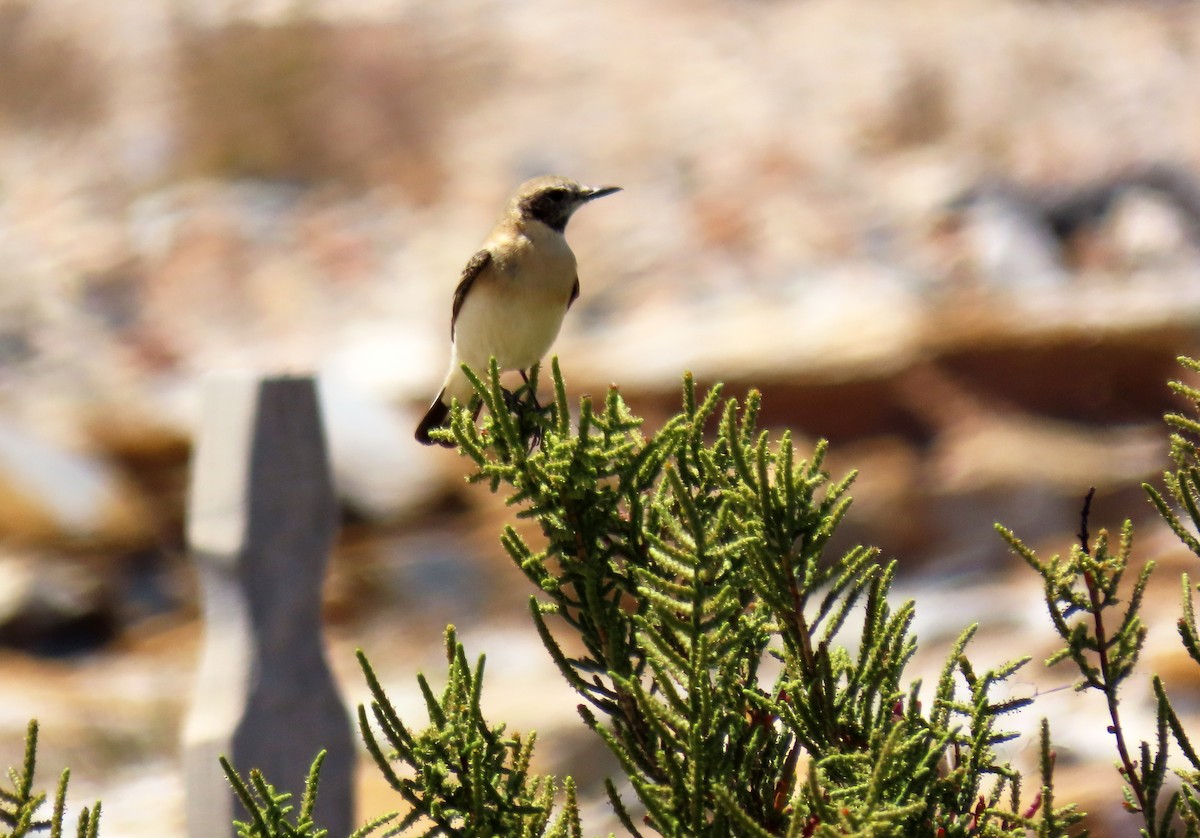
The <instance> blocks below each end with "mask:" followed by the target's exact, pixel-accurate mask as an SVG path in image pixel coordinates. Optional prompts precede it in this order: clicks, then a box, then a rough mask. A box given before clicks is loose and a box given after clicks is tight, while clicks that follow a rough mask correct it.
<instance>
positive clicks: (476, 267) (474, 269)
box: [450, 250, 492, 340]
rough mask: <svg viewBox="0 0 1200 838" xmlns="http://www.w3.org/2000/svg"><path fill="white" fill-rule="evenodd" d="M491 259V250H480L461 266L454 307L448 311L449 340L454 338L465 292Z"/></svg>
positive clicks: (455, 290) (465, 296)
mask: <svg viewBox="0 0 1200 838" xmlns="http://www.w3.org/2000/svg"><path fill="white" fill-rule="evenodd" d="M491 261H492V252H491V251H490V250H481V251H479V252H478V253H476V254H475V255H474V256H472V257H471V261H470V262H467V266H466V267H465V268H463V272H462V279H460V280H459V281H458V287H457V288H455V289H454V308H453V309H452V310H451V313H450V340H454V325H455V324H456V323H458V313H459V312H460V311H462V307H463V301H464V300H465V299H466V298H467V292H468V291H470V290H471V285H472V284H474V282H475V278H476V277H477V276H479V274H480V273H481V272H482V271H483V269H484V268H486V267H487V266H488V263H489V262H491Z"/></svg>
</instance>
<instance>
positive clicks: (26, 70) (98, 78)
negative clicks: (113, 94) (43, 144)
mask: <svg viewBox="0 0 1200 838" xmlns="http://www.w3.org/2000/svg"><path fill="white" fill-rule="evenodd" d="M107 104H108V103H107V90H106V86H105V78H104V76H103V74H102V73H100V72H99V64H98V62H97V61H96V58H95V56H94V55H93V54H92V53H91V52H89V50H88V49H87V48H86V47H85V46H84V43H83V42H82V41H81V40H80V39H79V38H78V37H76V36H74V35H71V34H66V33H63V32H58V31H54V30H52V29H49V28H45V27H43V26H41V25H40V21H39V20H38V19H37V17H36V15H35V14H34V6H33V3H32V0H7V2H0V131H4V130H8V131H41V130H46V129H71V130H77V129H81V128H86V127H89V126H92V125H95V124H96V123H97V122H99V121H100V120H101V119H103V117H104V116H105V115H106V113H107Z"/></svg>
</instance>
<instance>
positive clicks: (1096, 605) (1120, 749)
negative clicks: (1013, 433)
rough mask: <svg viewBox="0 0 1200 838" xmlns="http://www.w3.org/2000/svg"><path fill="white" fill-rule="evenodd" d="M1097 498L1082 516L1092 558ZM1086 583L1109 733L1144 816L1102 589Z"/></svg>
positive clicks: (1084, 545)
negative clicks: (1092, 519) (1120, 702)
mask: <svg viewBox="0 0 1200 838" xmlns="http://www.w3.org/2000/svg"><path fill="white" fill-rule="evenodd" d="M1095 495H1096V487H1095V486H1093V487H1092V488H1090V489H1088V493H1087V496H1086V497H1085V498H1084V499H1083V510H1082V511H1081V512H1080V514H1079V544H1080V549H1082V550H1083V553H1084V555H1085V556H1090V555H1091V550H1090V548H1089V547H1088V542H1089V540H1090V538H1089V535H1088V516H1089V515H1090V514H1091V511H1092V498H1093V497H1095ZM1083 581H1084V583H1085V584H1086V586H1087V592H1088V600H1089V601H1090V604H1091V612H1092V623H1093V630H1094V631H1095V633H1096V648H1097V650H1098V651H1097V655H1098V657H1099V659H1100V661H1099V663H1100V679H1101V681H1102V682H1103V684H1104V690H1103V691H1104V697H1105V699H1106V700H1107V702H1108V717H1109V719H1110V720H1111V721H1112V724H1111V725H1110V726H1109V728H1108V732H1109V733H1111V734H1112V735H1113V736H1114V737H1115V738H1116V740H1117V754H1118V755H1119V756H1120V757H1121V766H1122V768H1121V773H1122V774H1124V775H1125V780H1126V782H1128V783H1129V787H1130V788H1131V789H1132V790H1133V795H1134V797H1136V798H1137V802H1138V806H1139V807H1140V809H1141V811H1142V812H1145V811H1146V792H1145V789H1143V788H1142V781H1141V780H1140V779H1139V778H1138V775H1137V764H1136V763H1135V762H1134V761H1133V758H1132V757H1131V756H1130V755H1129V747H1128V745H1127V744H1126V742H1125V730H1124V728H1123V727H1122V726H1121V714H1120V711H1119V710H1118V707H1117V705H1118V699H1117V690H1116V687H1115V686H1114V685H1113V683H1112V680H1111V674H1110V664H1109V660H1108V633H1107V631H1106V630H1105V628H1104V616H1103V613H1102V608H1103V604H1102V602H1101V599H1100V586H1099V585H1098V584H1097V583H1096V577H1095V575H1094V574H1093V573H1092V572H1091V571H1086V570H1085V571H1084V573H1083Z"/></svg>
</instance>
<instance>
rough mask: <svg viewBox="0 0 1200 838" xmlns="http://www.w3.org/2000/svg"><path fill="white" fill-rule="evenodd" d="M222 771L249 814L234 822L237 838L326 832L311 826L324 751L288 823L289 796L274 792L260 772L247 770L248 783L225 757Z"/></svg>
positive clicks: (296, 837) (311, 836) (315, 836)
mask: <svg viewBox="0 0 1200 838" xmlns="http://www.w3.org/2000/svg"><path fill="white" fill-rule="evenodd" d="M220 761H221V768H223V769H224V770H225V776H226V777H227V778H228V779H229V782H230V784H231V785H232V786H233V790H234V791H235V792H236V793H237V796H238V799H239V800H240V801H241V802H242V806H243V807H245V809H246V811H247V812H248V813H249V814H250V820H248V821H234V823H233V825H234V827H236V828H237V834H238V836H239V838H276V836H278V838H324V837H325V835H327V834H328V833H327V831H326V830H324V829H318V828H317V826H316V824H314V823H313V819H312V813H313V807H314V806H315V805H316V803H317V784H318V782H319V780H320V776H321V763H322V762H324V761H325V752H324V751H321V753H319V754H317V758H316V759H315V760H313V764H312V767H311V768H309V771H308V778H307V779H306V780H305V783H304V795H303V797H302V798H301V800H300V811H299V812H298V813H297V814H296V817H295V819H294V821H289V820H288V816H289V815H291V814H292V811H293V808H294V807H292V806H291V805H289V804H288V801H289V800H291V799H292V795H291V794H289V793H287V792H279V791H276V789H275V787H274V786H272V785H271V784H270V783H268V782H267V781H266V779H264V778H263V775H262V772H261V771H258V770H257V769H251V770H250V776H249V779H248V780H245V779H242V776H241V775H240V774H238V772H237V770H236V769H235V768H234V767H233V766H232V765H231V764H230V762H229V760H227V759H226V758H225V757H220Z"/></svg>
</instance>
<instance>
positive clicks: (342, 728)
mask: <svg viewBox="0 0 1200 838" xmlns="http://www.w3.org/2000/svg"><path fill="white" fill-rule="evenodd" d="M187 531H188V541H189V542H190V545H191V550H192V553H193V556H194V558H195V561H196V565H197V568H198V569H199V572H200V577H201V582H202V584H203V591H204V619H205V641H204V650H203V653H202V657H201V661H200V669H199V674H198V677H197V680H196V684H195V688H194V692H193V695H192V702H191V708H190V711H189V714H188V718H187V723H186V726H185V729H184V770H185V780H186V795H187V822H188V835H189V836H191V838H214V836H224V835H233V834H234V830H233V827H232V822H233V820H234V818H235V817H236V818H237V819H239V820H241V819H243V818H242V815H243V814H244V813H243V811H242V809H241V806H240V805H238V803H237V801H236V800H235V798H234V796H233V791H232V789H231V787H230V786H229V784H228V782H226V780H225V777H224V775H223V773H222V771H221V767H220V765H219V764H218V763H217V757H218V756H219V755H221V754H224V755H226V756H227V757H228V758H229V759H230V761H231V762H232V763H233V764H234V766H235V767H236V768H237V769H238V771H240V772H241V773H242V774H243V776H245V773H246V772H247V771H249V770H250V769H251V768H259V769H261V770H262V771H263V773H264V775H265V776H266V778H267V780H268V781H269V782H271V783H272V784H274V786H275V787H276V788H277V789H278V790H280V791H289V792H291V793H292V794H293V795H295V797H294V798H293V800H294V802H295V803H297V804H298V803H299V799H300V794H301V793H302V792H303V790H304V777H305V774H306V773H307V771H308V767H309V765H310V763H311V762H312V759H313V757H315V756H316V754H317V752H318V751H320V750H321V749H322V748H324V749H326V750H328V752H329V755H328V756H327V757H326V760H325V764H324V766H323V767H322V770H321V788H320V795H319V796H318V798H317V808H316V813H315V817H316V820H317V823H318V824H319V825H320V826H322V827H323V828H325V829H327V830H329V834H330V835H332V836H343V835H348V834H350V831H351V828H352V827H351V822H352V818H353V792H352V788H353V785H352V783H353V771H354V747H353V738H352V732H351V726H350V719H349V716H348V714H347V713H346V710H345V708H344V706H343V705H342V702H341V699H340V697H339V695H338V691H337V687H336V685H335V684H334V681H333V677H332V675H331V673H330V670H329V666H328V664H327V663H326V660H325V654H324V651H323V647H322V631H321V585H322V582H323V580H324V575H325V566H326V561H327V557H328V553H329V548H330V546H331V545H332V542H333V538H334V535H335V534H336V531H337V507H336V502H335V497H334V492H333V486H332V480H331V478H330V471H329V465H328V459H327V457H326V450H325V438H324V434H323V431H322V426H321V418H320V410H319V407H318V401H317V393H316V385H315V383H314V381H313V380H312V379H311V378H266V379H259V378H255V377H250V376H235V375H223V376H218V377H213V378H211V379H209V380H208V381H207V382H206V384H205V388H204V408H203V418H202V423H201V427H200V433H199V436H198V440H197V446H196V453H195V456H194V458H193V465H192V480H191V496H190V499H189V509H188V527H187Z"/></svg>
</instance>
